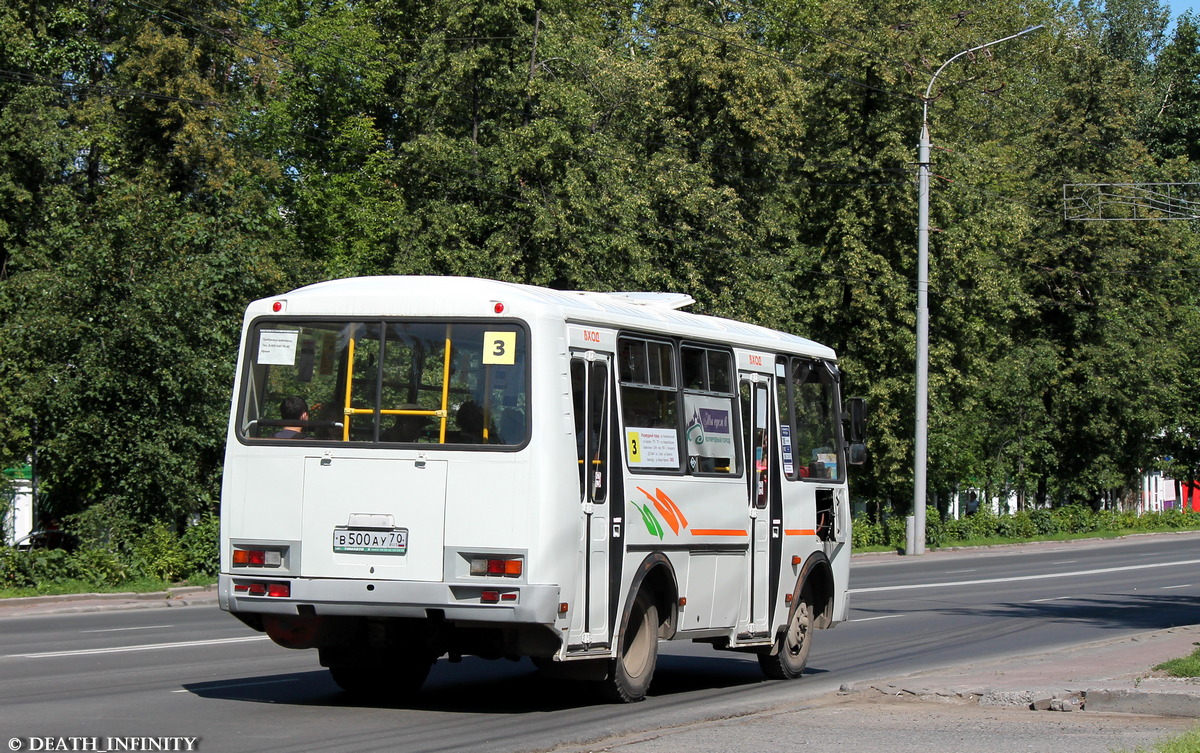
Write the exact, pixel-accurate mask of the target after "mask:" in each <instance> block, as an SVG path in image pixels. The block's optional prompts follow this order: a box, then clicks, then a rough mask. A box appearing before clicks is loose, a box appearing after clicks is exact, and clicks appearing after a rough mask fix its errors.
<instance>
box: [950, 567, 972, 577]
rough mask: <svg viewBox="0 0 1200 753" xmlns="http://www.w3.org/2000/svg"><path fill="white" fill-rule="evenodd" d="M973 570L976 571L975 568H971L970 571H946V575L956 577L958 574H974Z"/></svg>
mask: <svg viewBox="0 0 1200 753" xmlns="http://www.w3.org/2000/svg"><path fill="white" fill-rule="evenodd" d="M975 570H976V568H971V569H970V570H947V571H946V575H957V574H959V573H973V572H975Z"/></svg>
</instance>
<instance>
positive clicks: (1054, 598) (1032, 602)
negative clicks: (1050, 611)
mask: <svg viewBox="0 0 1200 753" xmlns="http://www.w3.org/2000/svg"><path fill="white" fill-rule="evenodd" d="M1074 598H1075V597H1074V596H1055V597H1053V598H1051V599H1034V600H1033V601H1031V602H1029V603H1030V604H1044V603H1045V602H1047V601H1063V600H1064V599H1074Z"/></svg>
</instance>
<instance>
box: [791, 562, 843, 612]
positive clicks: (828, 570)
mask: <svg viewBox="0 0 1200 753" xmlns="http://www.w3.org/2000/svg"><path fill="white" fill-rule="evenodd" d="M805 591H807V592H808V596H809V599H810V603H811V604H812V608H813V627H816V628H828V627H831V626H832V625H833V614H834V603H833V599H834V596H833V595H834V585H833V565H832V564H831V563H830V561H829V557H827V556H826V555H825V553H824V552H813V553H812V554H811V555H809V558H808V559H807V560H805V561H804V566H803V567H801V568H800V574H799V575H798V576H797V577H796V586H795V588H794V589H793V590H792V598H791V601H790V605H791V606H790V607H789V609H788V619H787V622H785V623H784V625H787V624H790V623H791V620H792V615H793V614H794V613H795V611H796V605H797V604H799V603H800V594H802V593H804V592H805Z"/></svg>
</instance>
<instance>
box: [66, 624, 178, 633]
mask: <svg viewBox="0 0 1200 753" xmlns="http://www.w3.org/2000/svg"><path fill="white" fill-rule="evenodd" d="M169 627H175V626H174V625H143V626H141V627H127V628H105V629H104V630H80V631H79V632H80V633H120V632H123V631H125V630H154V629H155V628H169Z"/></svg>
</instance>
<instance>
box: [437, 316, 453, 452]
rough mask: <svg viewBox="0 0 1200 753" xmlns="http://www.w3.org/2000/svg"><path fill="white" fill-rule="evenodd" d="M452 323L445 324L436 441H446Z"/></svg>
mask: <svg viewBox="0 0 1200 753" xmlns="http://www.w3.org/2000/svg"><path fill="white" fill-rule="evenodd" d="M453 326H454V325H452V324H447V325H446V355H445V356H444V357H443V358H442V411H441V412H442V426H441V429H440V430H439V432H438V443H439V444H445V443H446V417H447V416H448V415H449V410H450V333H451V330H452V328H453Z"/></svg>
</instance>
